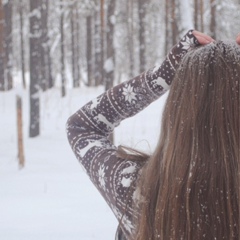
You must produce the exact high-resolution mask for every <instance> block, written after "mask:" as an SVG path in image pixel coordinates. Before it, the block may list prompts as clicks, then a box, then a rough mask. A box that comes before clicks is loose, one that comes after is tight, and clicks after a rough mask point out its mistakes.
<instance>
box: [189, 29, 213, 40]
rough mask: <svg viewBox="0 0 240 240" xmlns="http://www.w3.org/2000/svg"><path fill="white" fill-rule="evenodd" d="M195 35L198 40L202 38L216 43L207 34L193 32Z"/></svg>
mask: <svg viewBox="0 0 240 240" xmlns="http://www.w3.org/2000/svg"><path fill="white" fill-rule="evenodd" d="M193 35H194V36H195V37H196V38H197V37H201V38H204V39H206V41H209V42H214V39H213V38H211V37H210V36H208V35H206V34H204V33H201V32H199V31H196V30H194V31H193Z"/></svg>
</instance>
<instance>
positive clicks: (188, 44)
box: [181, 36, 194, 50]
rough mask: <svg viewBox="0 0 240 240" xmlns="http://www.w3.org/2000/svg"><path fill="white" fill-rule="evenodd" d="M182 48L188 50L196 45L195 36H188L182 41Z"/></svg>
mask: <svg viewBox="0 0 240 240" xmlns="http://www.w3.org/2000/svg"><path fill="white" fill-rule="evenodd" d="M181 43H182V45H183V46H182V49H185V50H188V49H189V48H190V47H192V46H193V45H194V38H189V37H188V36H186V38H185V41H182V42H181Z"/></svg>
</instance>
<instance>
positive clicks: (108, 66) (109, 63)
mask: <svg viewBox="0 0 240 240" xmlns="http://www.w3.org/2000/svg"><path fill="white" fill-rule="evenodd" d="M104 69H105V71H106V72H107V73H109V72H111V71H113V70H114V62H113V58H112V57H110V58H108V59H107V60H106V61H105V63H104Z"/></svg>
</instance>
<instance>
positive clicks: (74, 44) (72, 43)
mask: <svg viewBox="0 0 240 240" xmlns="http://www.w3.org/2000/svg"><path fill="white" fill-rule="evenodd" d="M70 8H71V12H70V22H71V51H72V56H71V59H72V80H73V87H78V86H77V79H76V69H75V68H76V62H75V60H76V56H75V55H76V40H75V37H76V36H75V35H76V32H75V31H76V29H75V20H74V19H75V18H76V16H75V10H76V9H75V8H76V1H74V2H72V4H71V6H70Z"/></svg>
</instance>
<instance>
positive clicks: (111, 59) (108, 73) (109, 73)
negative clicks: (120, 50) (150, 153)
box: [104, 0, 116, 142]
mask: <svg viewBox="0 0 240 240" xmlns="http://www.w3.org/2000/svg"><path fill="white" fill-rule="evenodd" d="M115 5H116V0H110V2H109V5H108V11H107V40H106V41H107V42H106V50H107V56H106V57H107V59H106V61H105V63H104V76H105V89H106V90H107V89H110V88H111V87H113V83H114V69H115V50H114V46H113V36H114V21H111V19H112V18H113V16H114V12H115ZM109 139H110V141H112V142H113V141H114V134H113V133H112V134H111V135H110V137H109Z"/></svg>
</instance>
